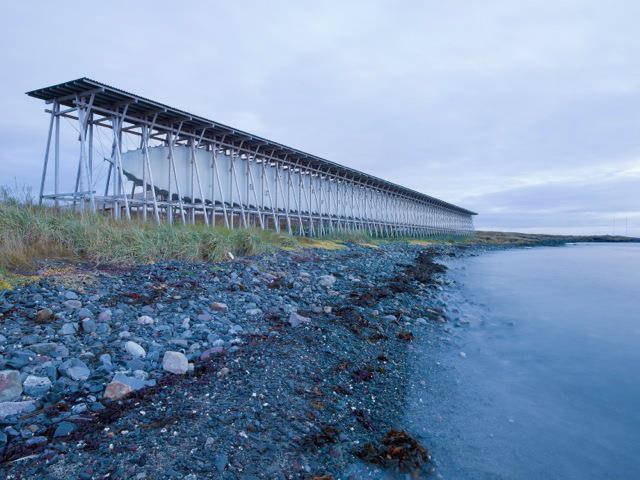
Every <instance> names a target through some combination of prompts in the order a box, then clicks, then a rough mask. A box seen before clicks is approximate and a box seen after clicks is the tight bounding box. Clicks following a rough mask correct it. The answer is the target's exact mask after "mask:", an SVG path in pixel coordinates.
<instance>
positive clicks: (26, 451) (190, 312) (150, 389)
mask: <svg viewBox="0 0 640 480" xmlns="http://www.w3.org/2000/svg"><path fill="white" fill-rule="evenodd" d="M459 248H460V247H447V246H438V247H437V249H436V248H433V247H425V246H420V245H409V244H386V245H381V246H379V247H375V248H374V247H367V246H360V245H348V246H347V248H344V249H341V250H323V249H306V250H297V251H279V252H277V253H272V254H264V255H260V256H256V257H247V258H240V259H235V260H232V261H229V262H224V263H218V264H205V263H185V262H166V263H160V264H155V265H145V266H138V267H134V268H129V269H117V268H106V269H95V268H88V267H87V268H84V269H83V268H81V267H78V268H77V270H76V271H74V272H73V273H72V274H67V275H60V276H55V275H54V276H51V277H45V278H44V279H42V280H40V281H38V282H36V283H33V284H30V285H27V286H22V287H19V288H17V289H15V290H13V291H4V292H2V293H0V354H1V355H0V424H1V430H0V452H1V453H2V459H3V461H2V463H1V464H0V471H2V472H3V474H4V475H5V477H6V478H15V479H22V478H38V479H68V478H80V479H94V478H95V479H98V478H117V479H156V478H157V479H160V478H176V479H183V478H185V479H191V480H195V479H200V478H222V479H240V478H241V479H252V478H282V479H289V478H309V479H311V478H316V479H325V480H327V479H331V478H335V479H337V478H348V477H347V476H345V474H344V473H343V472H344V471H345V468H346V467H347V466H349V465H351V464H353V463H354V462H357V461H360V460H362V461H364V462H369V463H372V464H374V465H375V466H376V468H385V469H389V470H390V471H396V472H409V473H410V472H422V473H420V475H422V474H424V473H425V472H427V471H428V469H429V466H428V459H429V454H428V451H427V450H426V449H425V448H424V447H428V445H425V446H424V447H423V446H421V445H420V444H419V443H418V442H417V441H415V440H414V439H413V438H412V437H411V436H410V435H407V434H405V432H403V426H402V424H401V422H402V416H403V406H404V401H405V394H406V391H407V371H408V368H407V364H406V359H407V353H408V351H409V349H410V348H411V343H412V340H413V339H414V337H416V336H419V335H421V334H423V333H424V334H426V332H427V331H433V330H432V327H433V325H435V324H438V323H441V322H444V312H443V311H442V310H440V309H438V308H435V307H434V306H433V305H434V304H433V302H432V301H431V300H430V298H431V297H432V295H431V294H430V292H431V291H433V289H437V288H439V284H440V283H442V282H445V281H446V279H444V278H442V275H440V274H441V273H443V272H444V268H443V267H442V266H440V265H439V264H438V263H435V262H434V261H433V260H434V257H435V258H436V259H437V256H438V255H455V254H456V251H459ZM427 326H429V327H430V328H429V329H427V328H426V327H427ZM409 433H410V432H409ZM359 459H360V460H359Z"/></svg>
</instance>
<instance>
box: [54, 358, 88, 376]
mask: <svg viewBox="0 0 640 480" xmlns="http://www.w3.org/2000/svg"><path fill="white" fill-rule="evenodd" d="M58 371H59V372H60V373H61V374H62V375H64V376H66V377H69V378H70V379H71V380H74V381H78V380H80V381H84V380H86V379H87V378H89V375H91V370H89V367H87V365H86V364H85V363H84V362H83V361H82V360H80V359H79V358H70V359H69V360H67V361H66V362H62V363H61V364H60V366H59V367H58Z"/></svg>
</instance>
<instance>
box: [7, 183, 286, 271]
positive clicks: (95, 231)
mask: <svg viewBox="0 0 640 480" xmlns="http://www.w3.org/2000/svg"><path fill="white" fill-rule="evenodd" d="M296 245H297V241H296V239H295V238H294V237H291V236H288V235H282V234H278V233H276V232H273V231H266V230H265V231H260V230H251V229H241V230H228V229H225V228H220V227H213V228H212V227H207V226H205V225H174V226H168V225H160V226H157V225H154V224H152V223H145V222H141V221H136V220H131V221H122V220H119V221H113V220H112V219H110V218H108V217H106V216H104V215H101V214H96V215H91V214H84V215H80V214H79V213H74V212H72V211H69V210H62V209H55V208H51V207H46V206H38V205H35V204H34V202H32V201H31V200H30V199H29V198H26V199H25V198H18V197H16V196H15V195H14V194H12V193H11V192H10V191H8V190H7V189H3V190H2V191H0V268H5V269H11V270H14V269H19V268H25V267H29V266H31V265H32V264H33V261H34V260H35V259H40V258H51V257H55V258H68V259H82V260H88V261H91V262H95V263H98V264H134V263H149V262H156V261H161V260H170V259H175V260H190V261H193V260H205V261H216V260H221V259H224V258H226V256H227V254H228V253H229V252H230V253H232V254H234V255H252V254H256V253H260V252H264V251H268V250H272V249H276V248H285V247H294V246H296Z"/></svg>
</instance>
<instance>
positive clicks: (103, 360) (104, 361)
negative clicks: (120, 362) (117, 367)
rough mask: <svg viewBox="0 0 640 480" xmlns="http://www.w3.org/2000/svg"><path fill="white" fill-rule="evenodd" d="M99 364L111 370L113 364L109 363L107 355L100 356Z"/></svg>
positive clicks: (109, 358) (109, 359) (109, 356)
mask: <svg viewBox="0 0 640 480" xmlns="http://www.w3.org/2000/svg"><path fill="white" fill-rule="evenodd" d="M100 363H102V365H104V366H105V367H107V368H113V363H112V362H111V355H109V354H108V353H103V354H102V355H100Z"/></svg>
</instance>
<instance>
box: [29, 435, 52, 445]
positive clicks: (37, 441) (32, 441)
mask: <svg viewBox="0 0 640 480" xmlns="http://www.w3.org/2000/svg"><path fill="white" fill-rule="evenodd" d="M47 443H49V439H48V438H47V437H42V436H39V437H31V438H29V439H27V441H26V442H24V444H25V445H26V446H27V447H36V446H41V445H46V444H47Z"/></svg>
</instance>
